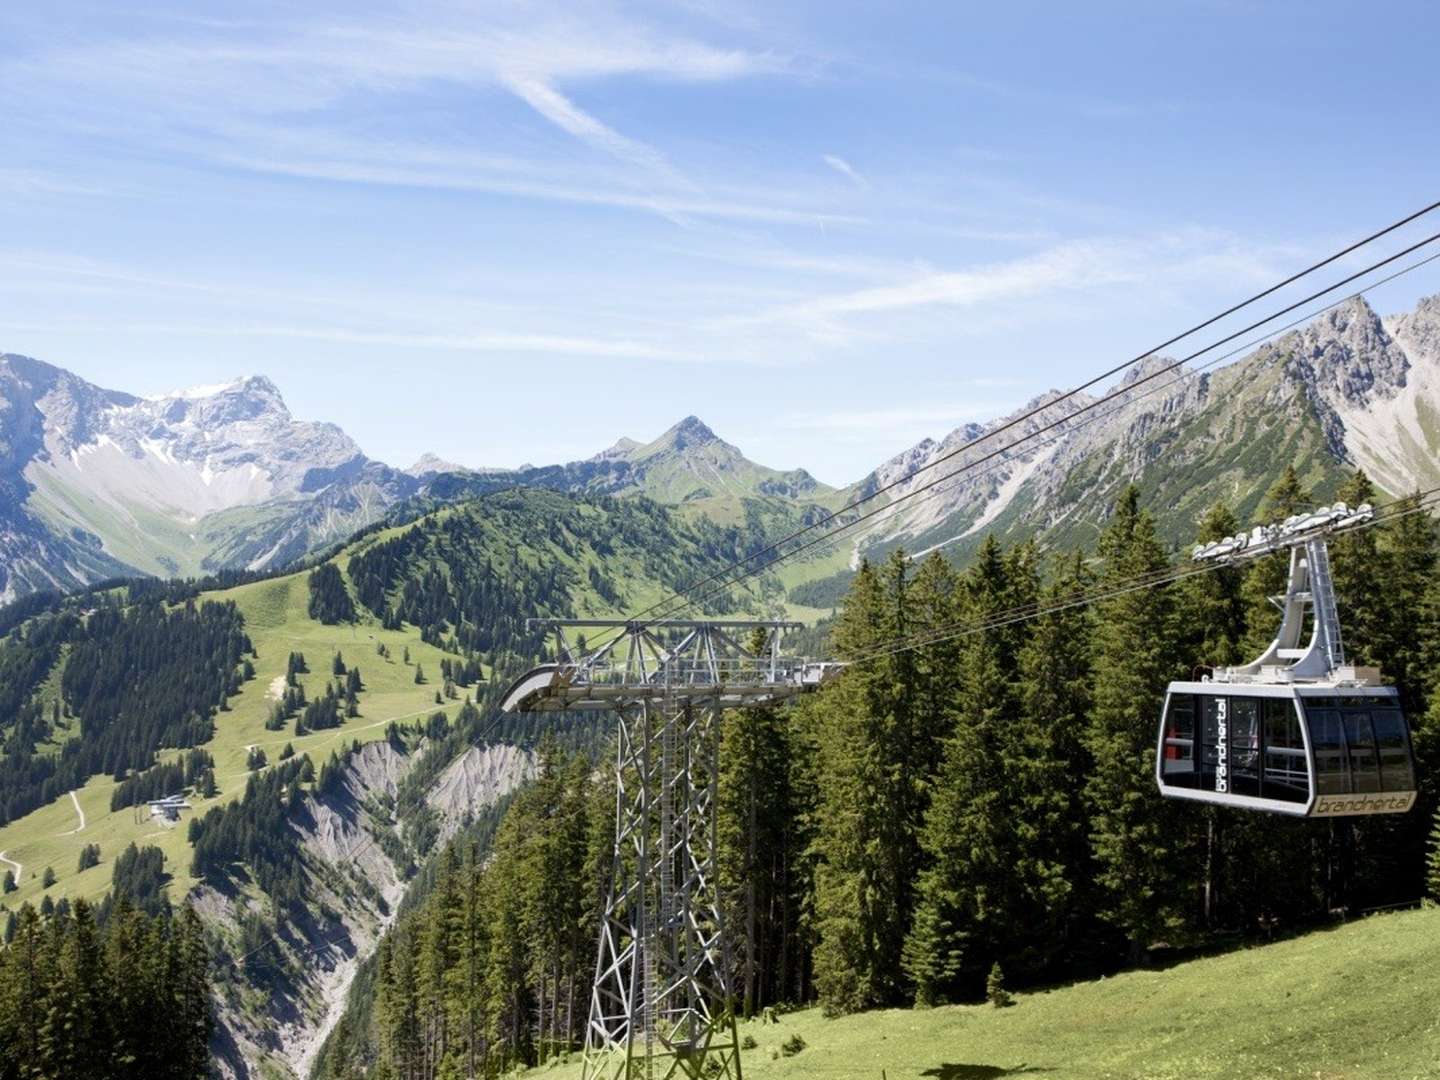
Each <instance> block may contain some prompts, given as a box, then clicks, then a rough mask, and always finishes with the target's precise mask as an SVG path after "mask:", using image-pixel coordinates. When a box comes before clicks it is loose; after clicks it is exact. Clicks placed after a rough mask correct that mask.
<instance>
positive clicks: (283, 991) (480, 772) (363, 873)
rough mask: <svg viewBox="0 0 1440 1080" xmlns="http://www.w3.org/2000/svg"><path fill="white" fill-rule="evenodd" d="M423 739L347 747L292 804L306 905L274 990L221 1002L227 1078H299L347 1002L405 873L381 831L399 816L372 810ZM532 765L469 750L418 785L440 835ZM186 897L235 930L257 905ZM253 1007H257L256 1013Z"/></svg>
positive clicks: (205, 895)
mask: <svg viewBox="0 0 1440 1080" xmlns="http://www.w3.org/2000/svg"><path fill="white" fill-rule="evenodd" d="M426 752H428V746H425V745H422V746H421V748H419V749H418V750H416V751H415V752H414V753H410V754H407V753H405V752H404V751H403V750H401V749H399V748H397V747H396V746H394V745H392V744H391V743H389V742H385V741H381V742H372V743H366V744H365V745H364V746H362V747H361V748H360V749H359V750H358V751H356V752H353V753H351V754H350V755H349V756H348V758H347V759H346V761H345V764H344V766H343V768H342V770H341V772H340V774H339V777H338V781H337V782H336V783H334V784H333V786H332V787H331V788H330V789H329V790H328V792H327V794H325V795H323V796H319V797H316V796H315V795H308V794H307V795H306V796H304V800H303V806H302V807H301V809H300V811H299V812H298V813H293V814H292V820H291V822H290V827H291V828H293V829H295V831H296V833H297V834H298V837H299V840H300V844H301V850H302V857H303V859H304V864H305V868H306V872H307V877H308V880H309V884H308V887H307V889H306V896H307V898H308V902H307V912H308V913H307V914H306V915H305V916H303V917H299V918H295V919H293V920H289V921H287V923H286V924H285V927H284V931H283V933H282V934H281V936H280V939H279V940H278V941H277V943H276V948H277V950H278V952H279V953H281V954H283V955H285V956H287V957H288V958H289V959H291V960H292V961H293V963H291V964H278V965H275V968H276V970H278V971H279V972H280V974H278V975H273V976H271V977H270V978H269V980H268V982H267V985H269V986H270V988H271V989H272V991H273V993H272V994H271V996H270V997H269V998H267V999H265V1000H264V1001H262V1002H258V1003H257V1002H255V1001H250V1002H248V1003H247V1002H245V1001H244V1000H242V998H240V997H236V998H234V999H233V1000H229V999H227V1000H225V1001H223V1002H221V1003H220V1009H219V1017H218V1019H219V1026H220V1030H219V1032H218V1035H217V1038H216V1040H215V1044H214V1045H215V1048H216V1052H217V1054H218V1059H217V1060H216V1062H215V1063H214V1064H215V1067H216V1070H217V1071H218V1072H219V1073H220V1075H222V1076H225V1077H231V1078H234V1080H251V1078H256V1080H258V1078H259V1077H261V1076H265V1077H293V1078H297V1080H299V1078H303V1077H306V1076H309V1075H310V1071H311V1068H312V1066H313V1065H314V1063H315V1058H316V1055H317V1054H318V1053H319V1051H320V1048H321V1046H322V1045H323V1044H324V1042H325V1039H326V1037H327V1036H328V1035H329V1034H330V1032H331V1031H332V1030H333V1029H334V1027H335V1025H336V1024H337V1023H338V1022H339V1020H340V1017H341V1015H342V1014H343V1012H344V1008H345V1002H346V999H347V996H348V994H349V991H350V985H351V983H352V982H353V980H354V978H355V974H356V971H357V970H358V967H359V964H360V962H361V960H362V959H363V958H364V957H365V956H367V955H369V954H370V953H371V952H373V951H374V949H375V947H376V945H377V943H378V942H379V940H380V937H381V936H382V935H383V934H384V932H385V930H386V929H387V928H388V927H389V926H390V924H391V923H392V922H393V921H394V920H395V916H396V913H397V912H398V910H399V904H400V900H401V898H402V897H403V896H404V894H405V890H406V886H407V881H406V879H405V877H404V876H403V874H402V872H401V870H400V868H397V867H396V865H395V864H394V863H393V862H391V860H390V857H389V856H388V855H387V854H386V845H385V844H382V843H381V842H380V841H379V839H378V838H379V837H380V836H381V835H382V834H384V833H385V832H387V831H388V832H390V833H392V834H395V836H394V840H395V844H394V847H403V845H402V844H401V843H400V838H399V834H398V831H397V826H396V825H395V823H394V822H393V821H391V820H388V819H386V818H384V817H383V816H382V815H381V814H380V812H379V810H378V808H380V807H382V806H385V805H389V804H390V801H391V800H393V799H394V797H395V795H396V793H397V792H398V790H399V787H400V784H401V782H402V781H403V780H404V779H405V777H406V776H407V775H408V774H409V772H410V770H411V769H413V768H414V767H415V765H416V764H417V762H419V761H420V760H421V758H422V757H423V756H424V754H425V753H426ZM534 775H535V762H534V758H533V756H532V755H531V754H530V753H529V752H528V751H526V750H522V749H520V748H519V747H515V746H509V745H490V746H486V747H484V748H483V749H471V750H470V751H469V752H468V753H466V754H465V755H464V756H463V757H461V758H460V759H458V760H457V761H456V762H455V763H454V764H452V765H451V766H450V767H449V768H448V769H446V770H445V772H444V773H442V774H441V777H440V779H439V780H438V781H436V783H435V784H434V785H432V787H431V789H430V791H429V792H428V793H427V795H426V802H427V803H428V804H429V805H430V806H431V807H432V808H433V809H434V810H435V812H436V815H437V818H438V821H439V824H440V830H441V832H440V836H441V840H440V842H444V840H448V839H449V838H450V837H451V836H453V835H454V834H455V832H456V830H457V829H458V828H459V827H460V825H461V824H462V823H463V822H464V821H466V820H467V819H469V818H471V817H473V816H474V815H475V813H476V812H477V811H479V810H482V809H484V808H486V807H490V806H494V805H495V804H496V803H497V802H499V801H500V800H501V799H503V798H504V797H505V796H506V795H508V794H509V793H510V792H512V791H514V790H515V789H516V788H517V787H519V786H520V784H522V783H523V782H524V781H526V780H528V779H530V778H532V777H533V776H534ZM187 900H188V901H189V902H190V903H191V904H193V905H194V906H195V908H196V910H197V911H198V912H199V913H200V915H201V917H202V918H203V919H204V920H205V922H206V924H207V925H209V926H211V927H213V928H215V929H217V930H220V931H222V932H223V933H224V934H225V936H227V937H229V938H231V939H232V940H233V939H234V938H235V937H237V936H238V935H239V930H240V924H241V921H242V919H243V918H244V916H245V914H246V911H247V910H248V909H249V908H250V907H251V906H252V905H254V904H256V903H258V901H256V900H255V899H253V898H251V897H249V896H248V895H247V894H246V893H245V892H235V893H232V894H226V893H221V892H219V891H217V890H215V889H213V888H211V887H209V886H206V885H201V886H197V887H196V888H195V889H193V890H192V891H191V893H190V895H189V896H188V897H187ZM257 1009H258V1010H259V1011H258V1012H257Z"/></svg>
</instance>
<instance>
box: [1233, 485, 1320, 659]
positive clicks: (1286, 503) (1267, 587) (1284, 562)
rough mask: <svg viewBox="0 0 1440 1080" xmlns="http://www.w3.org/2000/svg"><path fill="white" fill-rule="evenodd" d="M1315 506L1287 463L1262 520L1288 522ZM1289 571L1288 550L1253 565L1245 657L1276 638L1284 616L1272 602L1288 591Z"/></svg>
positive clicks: (1248, 587)
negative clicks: (1288, 519)
mask: <svg viewBox="0 0 1440 1080" xmlns="http://www.w3.org/2000/svg"><path fill="white" fill-rule="evenodd" d="M1313 505H1314V502H1313V500H1312V498H1311V495H1310V492H1309V490H1308V489H1306V487H1305V485H1304V484H1303V483H1302V482H1301V480H1300V476H1299V474H1298V473H1297V472H1296V471H1295V467H1294V466H1293V465H1287V466H1285V470H1284V471H1283V472H1282V473H1281V474H1280V476H1279V478H1278V479H1277V480H1276V481H1275V483H1274V484H1272V485H1271V486H1270V490H1269V491H1267V492H1266V493H1265V499H1264V501H1263V503H1262V505H1261V514H1260V517H1261V522H1263V523H1266V524H1273V523H1275V522H1280V521H1284V520H1285V519H1286V518H1288V517H1292V516H1293V515H1295V514H1299V513H1303V512H1304V511H1306V510H1308V509H1310V508H1311V507H1312V506H1313ZM1259 523H1260V522H1257V524H1259ZM1289 573H1290V553H1289V552H1288V551H1277V552H1275V553H1273V554H1270V555H1266V556H1264V557H1263V558H1260V559H1256V560H1255V561H1254V562H1252V563H1251V564H1250V569H1249V571H1248V572H1247V573H1246V575H1245V584H1244V586H1243V593H1244V597H1245V641H1244V642H1243V644H1242V648H1241V652H1242V653H1243V654H1244V655H1245V656H1247V657H1252V656H1258V655H1260V653H1261V652H1263V651H1264V649H1265V647H1266V646H1267V645H1269V644H1270V642H1271V641H1272V640H1273V639H1274V637H1275V629H1276V627H1277V626H1279V625H1280V615H1279V612H1277V611H1276V609H1275V605H1273V604H1272V603H1271V602H1270V597H1272V596H1275V595H1276V594H1278V593H1282V592H1284V591H1285V581H1286V579H1287V578H1288V577H1289Z"/></svg>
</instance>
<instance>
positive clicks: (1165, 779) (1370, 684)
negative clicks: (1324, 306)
mask: <svg viewBox="0 0 1440 1080" xmlns="http://www.w3.org/2000/svg"><path fill="white" fill-rule="evenodd" d="M1372 516H1373V514H1372V511H1371V510H1370V507H1368V506H1362V507H1360V508H1358V509H1357V510H1355V511H1350V510H1349V509H1348V508H1347V507H1345V506H1344V504H1338V505H1337V506H1335V507H1333V508H1327V509H1326V510H1323V511H1321V512H1319V513H1318V514H1314V515H1308V516H1306V517H1302V518H1292V519H1290V520H1289V521H1287V522H1286V523H1285V524H1284V525H1283V526H1277V527H1273V528H1272V529H1270V530H1264V529H1257V530H1255V532H1254V533H1252V534H1251V535H1250V536H1249V537H1246V536H1244V535H1242V536H1239V537H1232V538H1229V539H1227V540H1224V541H1220V542H1219V543H1217V544H1211V545H1207V546H1204V547H1200V548H1197V549H1196V551H1195V558H1196V559H1197V560H1206V559H1222V560H1225V561H1229V562H1233V561H1237V560H1238V559H1239V558H1251V557H1254V556H1256V555H1261V554H1266V553H1268V552H1270V551H1275V550H1279V549H1281V548H1284V547H1289V548H1290V576H1289V584H1288V586H1287V588H1286V592H1285V595H1284V596H1283V597H1277V602H1278V603H1279V604H1280V607H1281V612H1282V616H1281V622H1280V629H1279V631H1278V632H1277V633H1276V635H1275V640H1274V641H1273V642H1271V644H1270V646H1269V648H1267V649H1266V650H1265V652H1264V653H1263V654H1261V656H1260V657H1259V658H1258V659H1256V660H1255V661H1254V662H1252V663H1250V664H1246V665H1244V666H1243V667H1234V668H1221V669H1217V670H1216V671H1215V672H1214V674H1213V675H1212V676H1211V677H1210V678H1208V679H1202V680H1200V681H1194V682H1173V683H1171V684H1170V686H1169V688H1168V689H1167V691H1166V694H1165V708H1164V712H1163V713H1162V714H1161V719H1160V734H1159V738H1158V741H1157V746H1156V761H1155V782H1156V783H1157V784H1158V785H1159V788H1160V794H1161V795H1163V796H1165V797H1166V798H1173V799H1189V800H1192V801H1195V802H1204V803H1213V804H1217V805H1220V806H1234V807H1240V808H1243V809H1249V810H1265V811H1271V812H1274V813H1280V814H1291V815H1295V816H1299V817H1341V816H1354V815H1362V814H1396V813H1404V812H1405V811H1407V810H1409V809H1410V808H1411V807H1412V806H1413V805H1414V804H1415V796H1416V786H1415V760H1414V755H1413V753H1412V750H1411V746H1410V728H1409V725H1408V724H1407V723H1406V721H1405V715H1404V713H1403V712H1402V711H1401V708H1400V698H1399V694H1398V693H1397V692H1396V690H1395V688H1394V687H1390V686H1382V685H1380V672H1379V671H1378V670H1377V669H1375V668H1367V667H1355V666H1350V665H1347V664H1346V663H1345V656H1344V650H1343V646H1342V643H1341V640H1340V622H1339V619H1338V617H1337V615H1336V610H1335V594H1334V586H1333V584H1332V582H1331V579H1330V564H1329V554H1328V551H1327V549H1326V544H1325V536H1326V534H1328V533H1329V532H1333V531H1335V530H1336V529H1339V528H1345V527H1349V526H1353V525H1356V524H1359V523H1361V522H1366V521H1369V520H1370V518H1371V517H1372ZM1307 614H1308V615H1309V622H1310V625H1311V633H1310V640H1309V644H1308V645H1306V646H1305V647H1303V648H1301V647H1299V646H1300V638H1301V632H1302V629H1303V626H1304V623H1305V622H1306V616H1307Z"/></svg>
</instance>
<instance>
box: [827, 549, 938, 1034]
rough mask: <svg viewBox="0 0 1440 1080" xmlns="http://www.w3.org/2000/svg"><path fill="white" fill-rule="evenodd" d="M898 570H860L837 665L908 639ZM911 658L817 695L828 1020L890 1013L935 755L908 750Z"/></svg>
mask: <svg viewBox="0 0 1440 1080" xmlns="http://www.w3.org/2000/svg"><path fill="white" fill-rule="evenodd" d="M909 629H910V620H909V611H908V609H907V606H906V562H905V556H904V554H903V553H902V552H899V551H897V552H895V553H894V554H892V555H891V556H890V557H889V559H888V560H887V561H886V563H885V565H884V567H882V568H881V569H879V570H876V569H875V568H874V567H872V566H870V565H869V564H868V563H865V564H862V566H861V568H860V570H859V571H858V572H857V574H856V576H855V580H854V582H853V583H852V585H851V589H850V593H849V595H848V596H847V597H846V601H845V606H844V608H843V609H842V610H841V613H840V616H839V618H838V619H837V621H836V626H835V630H834V633H833V641H834V644H835V648H836V650H837V652H838V654H839V655H840V656H842V657H845V656H861V655H863V654H864V653H865V652H866V651H867V650H870V649H873V648H877V647H880V646H883V645H886V644H889V643H892V642H894V641H896V640H898V639H900V638H901V637H902V636H903V635H905V634H906V633H908V632H909ZM913 664H914V661H913V658H912V656H911V654H910V653H900V654H896V655H890V656H883V655H881V656H876V657H873V658H870V659H867V660H865V661H863V662H862V663H858V664H855V665H853V666H852V667H851V668H849V669H848V670H846V671H845V673H844V674H843V675H842V676H841V677H840V678H839V679H838V680H837V681H836V682H835V683H834V684H832V685H831V686H830V687H828V688H827V689H826V690H825V691H823V692H822V693H821V694H820V695H817V696H818V698H820V699H822V700H820V701H818V702H816V704H815V706H814V708H813V709H809V710H807V711H806V715H807V716H808V717H810V718H811V722H812V723H813V725H814V726H813V728H812V730H813V732H814V739H815V744H816V747H817V754H818V757H817V766H816V771H817V780H818V788H819V792H820V805H819V809H818V812H817V815H816V820H817V831H816V837H815V844H814V847H815V852H816V857H817V866H816V871H815V920H816V930H817V934H818V938H819V941H818V943H817V945H816V948H815V957H814V964H815V984H816V989H817V990H818V992H819V995H820V1000H821V1002H822V1004H823V1005H824V1007H825V1009H826V1010H827V1011H828V1012H830V1013H840V1012H850V1011H854V1010H856V1009H863V1008H866V1007H869V1006H873V1005H879V1004H884V1003H890V1002H894V1001H897V1000H898V999H899V998H900V997H901V995H902V993H903V988H904V983H905V980H904V976H903V973H902V971H901V970H900V963H899V961H900V955H901V951H902V948H903V944H904V939H905V934H906V932H907V930H908V928H909V924H910V919H911V915H912V911H913V906H914V892H915V882H916V879H917V877H918V875H919V871H920V866H921V852H920V845H919V834H920V830H921V828H922V827H923V824H924V806H925V796H926V789H927V787H928V781H929V778H930V776H931V774H932V773H933V771H934V768H935V759H936V753H935V750H936V748H935V746H934V745H933V743H928V742H926V741H925V740H923V739H921V738H917V731H916V726H915V724H914V720H915V718H914V715H913V701H912V687H913V678H914V672H913Z"/></svg>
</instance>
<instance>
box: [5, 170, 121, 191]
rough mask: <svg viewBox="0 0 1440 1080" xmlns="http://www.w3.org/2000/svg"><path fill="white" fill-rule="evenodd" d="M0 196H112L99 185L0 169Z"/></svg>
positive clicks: (48, 174) (36, 171)
mask: <svg viewBox="0 0 1440 1080" xmlns="http://www.w3.org/2000/svg"><path fill="white" fill-rule="evenodd" d="M0 194H3V195H13V196H16V197H23V196H26V195H113V194H114V192H113V191H112V190H111V189H110V188H108V187H105V186H102V185H100V184H88V183H84V182H82V181H78V180H72V179H69V178H68V177H64V176H59V175H57V174H55V173H53V172H46V171H42V170H39V169H10V168H0Z"/></svg>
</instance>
